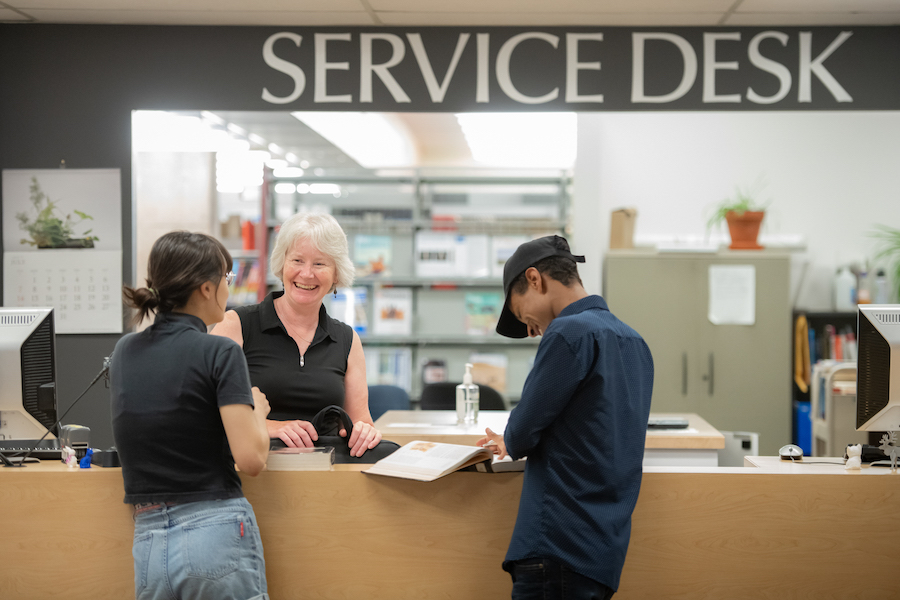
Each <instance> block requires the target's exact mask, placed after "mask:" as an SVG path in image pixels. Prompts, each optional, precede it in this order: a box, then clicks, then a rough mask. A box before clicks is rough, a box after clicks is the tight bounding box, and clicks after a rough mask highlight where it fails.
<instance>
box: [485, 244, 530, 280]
mask: <svg viewBox="0 0 900 600" xmlns="http://www.w3.org/2000/svg"><path fill="white" fill-rule="evenodd" d="M527 241H528V237H527V236H524V235H495V236H493V237H491V277H496V278H498V279H503V267H505V266H506V261H507V260H509V257H510V256H512V255H513V252H515V251H516V248H518V247H519V246H520V245H522V244H524V243H525V242H527Z"/></svg>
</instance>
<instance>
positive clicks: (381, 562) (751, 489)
mask: <svg viewBox="0 0 900 600" xmlns="http://www.w3.org/2000/svg"><path fill="white" fill-rule="evenodd" d="M817 460H818V459H817ZM755 461H756V464H757V465H759V466H753V467H748V468H671V467H648V468H645V474H644V479H643V485H642V488H641V493H640V497H639V500H638V504H637V508H636V510H635V514H634V525H633V531H632V539H631V546H630V548H629V551H628V558H627V560H626V563H625V570H624V573H623V575H622V582H621V588H620V591H619V593H618V594H617V595H616V598H624V599H629V598H630V599H645V598H691V599H700V598H710V599H721V598H760V597H763V598H779V599H785V598H820V597H821V598H891V597H895V595H896V590H897V583H896V572H895V566H896V557H897V552H896V548H897V532H898V531H900V475H898V474H892V473H890V471H889V470H888V469H877V470H876V469H864V470H863V471H861V472H855V473H854V472H845V471H844V469H843V467H842V466H840V465H830V466H829V465H813V464H805V465H785V464H782V463H780V462H779V461H777V460H772V459H768V460H767V459H764V458H759V459H755ZM360 468H361V467H358V466H349V467H345V466H339V467H336V468H335V471H332V472H266V473H263V474H261V475H260V476H259V477H257V478H250V477H244V487H245V491H246V494H247V497H248V498H249V499H250V501H251V503H252V504H253V506H254V508H255V510H256V514H257V517H258V519H259V523H260V527H261V530H262V537H263V544H264V547H265V555H266V564H267V574H268V581H269V592H270V595H271V597H272V598H273V600H281V599H292V598H322V599H356V598H366V599H367V600H368V599H380V598H390V599H392V600H394V599H398V598H399V599H405V598H415V599H432V598H434V599H436V598H442V599H447V598H459V599H462V600H471V599H474V598H492V599H494V598H496V599H499V598H508V597H509V593H510V589H511V583H510V579H509V576H508V575H507V574H506V573H504V572H503V571H502V570H501V568H500V564H501V562H502V560H503V556H504V553H505V551H506V547H507V544H508V542H509V539H510V535H511V532H512V528H513V524H514V522H515V517H516V507H517V506H518V501H519V495H520V492H521V484H522V477H523V475H522V473H502V474H485V473H474V472H473V473H453V474H451V475H449V476H447V477H444V478H442V479H439V480H437V481H434V482H431V483H420V482H414V481H406V480H399V479H393V478H384V477H375V476H368V475H364V474H362V473H360V472H359V470H360ZM122 494H123V492H122V477H121V471H120V470H119V469H99V468H96V467H94V468H92V469H89V470H75V471H68V470H67V469H66V468H65V467H64V466H62V465H60V464H56V463H48V464H41V465H29V466H28V467H26V468H24V469H9V468H0V515H2V517H0V519H2V524H3V527H2V531H3V533H2V536H3V538H2V539H3V543H2V544H0V598H3V599H11V600H13V599H15V600H27V599H31V598H41V599H43V598H47V597H64V598H67V599H80V598H85V599H88V598H89V599H91V600H101V599H106V598H110V599H113V598H114V599H116V600H119V599H122V598H131V597H133V594H134V588H133V567H132V559H131V538H132V533H133V522H132V518H131V509H130V507H128V506H126V505H124V504H122Z"/></svg>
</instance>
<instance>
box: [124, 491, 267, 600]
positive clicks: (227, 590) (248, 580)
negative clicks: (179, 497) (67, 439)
mask: <svg viewBox="0 0 900 600" xmlns="http://www.w3.org/2000/svg"><path fill="white" fill-rule="evenodd" d="M132 554H133V555H134V593H135V598H137V599H138V600H188V599H194V598H196V599H207V598H215V599H216V600H251V599H252V600H268V598H269V595H268V594H267V593H266V563H265V560H264V559H263V548H262V541H261V540H260V538H259V528H258V527H257V525H256V515H254V514H253V507H252V506H250V503H249V502H247V500H246V498H231V499H228V500H211V501H204V502H188V503H186V504H175V505H171V506H169V505H166V504H155V505H153V506H151V507H149V508H141V509H139V510H136V511H135V517H134V546H133V548H132Z"/></svg>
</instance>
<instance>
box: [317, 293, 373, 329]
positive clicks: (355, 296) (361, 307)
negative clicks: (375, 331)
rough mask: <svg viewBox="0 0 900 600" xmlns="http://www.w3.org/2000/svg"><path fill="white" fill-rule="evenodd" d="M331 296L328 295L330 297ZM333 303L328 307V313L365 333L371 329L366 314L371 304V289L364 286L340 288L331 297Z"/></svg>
mask: <svg viewBox="0 0 900 600" xmlns="http://www.w3.org/2000/svg"><path fill="white" fill-rule="evenodd" d="M328 297H329V296H326V298H328ZM330 303H331V305H330V306H329V307H327V308H326V310H327V311H328V314H329V315H331V316H332V317H333V318H335V319H337V320H338V321H342V322H344V323H346V324H347V325H349V326H350V327H352V328H353V330H354V331H355V332H356V333H358V334H360V335H364V334H365V333H366V332H367V331H368V329H369V319H368V317H367V315H366V312H367V310H368V305H369V290H368V289H367V288H364V287H353V288H338V289H337V294H336V295H335V296H334V297H333V298H331V300H330Z"/></svg>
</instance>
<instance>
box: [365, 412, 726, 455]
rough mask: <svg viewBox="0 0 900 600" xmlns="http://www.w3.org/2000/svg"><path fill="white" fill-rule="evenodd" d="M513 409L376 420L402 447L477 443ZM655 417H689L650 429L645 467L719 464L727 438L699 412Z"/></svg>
mask: <svg viewBox="0 0 900 600" xmlns="http://www.w3.org/2000/svg"><path fill="white" fill-rule="evenodd" d="M509 413H510V411H507V410H483V411H480V412H479V414H478V423H477V424H473V425H458V424H457V422H456V412H455V411H451V410H389V411H387V412H386V413H384V414H383V415H381V417H379V418H378V420H377V421H375V427H376V428H377V429H378V430H379V431H381V433H382V435H383V436H384V439H386V440H392V441H394V442H397V443H398V444H400V445H401V446H402V445H404V444H408V443H409V442H412V441H414V440H424V441H427V442H442V443H445V444H463V445H466V446H472V445H474V444H475V443H476V442H477V441H478V440H480V439H481V438H483V437H484V428H485V427H490V428H491V431H495V432H497V433H503V430H505V429H506V422H507V420H509ZM650 418H651V419H654V418H657V419H681V418H683V419H687V422H688V426H687V428H685V429H657V430H649V429H648V430H647V439H646V441H645V445H644V466H645V467H649V466H653V467H672V466H679V467H683V466H689V467H715V466H718V464H719V455H718V450H719V449H721V448H724V447H725V437H724V436H723V435H722V434H721V433H719V431H718V430H717V429H716V428H715V427H713V426H712V425H710V424H709V423H707V422H706V421H705V420H704V419H703V418H702V417H700V415H698V414H695V413H650Z"/></svg>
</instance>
